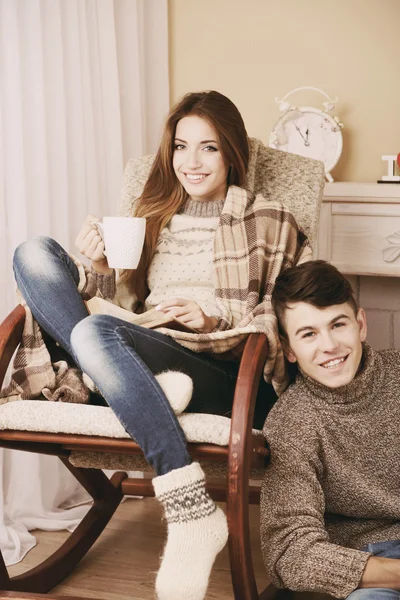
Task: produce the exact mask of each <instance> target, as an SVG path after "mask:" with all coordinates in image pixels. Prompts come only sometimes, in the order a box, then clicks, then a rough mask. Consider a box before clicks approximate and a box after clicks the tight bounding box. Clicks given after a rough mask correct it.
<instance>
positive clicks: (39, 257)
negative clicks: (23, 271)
mask: <svg viewBox="0 0 400 600" xmlns="http://www.w3.org/2000/svg"><path fill="white" fill-rule="evenodd" d="M57 247H59V244H58V243H57V242H56V241H55V240H53V239H52V238H50V237H47V236H44V235H39V236H37V237H34V238H32V239H30V240H27V241H26V242H22V244H20V245H19V246H18V247H17V248H16V249H15V252H14V258H13V266H14V270H17V271H18V270H19V269H20V268H21V267H26V266H28V265H35V266H36V267H40V265H43V259H44V252H49V251H50V252H51V251H55V250H57Z"/></svg>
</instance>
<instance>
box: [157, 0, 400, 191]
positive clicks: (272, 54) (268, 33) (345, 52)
mask: <svg viewBox="0 0 400 600" xmlns="http://www.w3.org/2000/svg"><path fill="white" fill-rule="evenodd" d="M169 19H170V84H171V101H172V102H174V101H176V100H177V99H179V98H180V97H181V96H182V95H183V94H184V93H186V92H188V91H195V90H202V89H216V90H218V91H220V92H222V93H224V94H226V95H227V96H229V97H230V98H231V99H232V100H233V101H234V102H235V104H237V106H238V108H239V109H240V111H241V112H242V115H243V117H244V120H245V123H246V125H247V129H248V133H249V135H251V136H256V137H259V138H261V139H262V140H263V141H264V142H267V140H268V135H269V132H270V130H271V128H272V127H273V125H274V122H275V121H276V119H277V118H278V116H279V112H278V109H277V105H276V104H275V102H274V98H275V96H280V97H282V96H283V95H284V94H285V93H286V92H288V91H289V90H291V89H293V88H295V87H298V86H303V85H312V86H314V87H318V88H322V89H323V90H325V91H326V92H327V93H328V94H329V95H331V96H335V95H337V96H339V103H338V105H337V108H336V109H335V112H334V114H337V115H338V116H339V117H340V119H341V120H342V121H343V123H344V125H345V129H344V130H343V137H344V149H343V153H342V156H341V159H340V161H339V163H338V165H337V167H336V168H335V170H334V171H333V173H332V174H333V176H334V178H335V180H338V181H376V180H377V179H379V178H380V177H381V175H383V174H384V173H385V167H384V164H383V162H382V161H381V155H382V154H398V153H399V152H400V76H399V74H400V55H399V40H400V33H399V32H400V0H169ZM322 100H324V99H323V98H322V96H320V95H304V96H298V97H297V96H296V97H293V102H294V103H295V104H296V105H301V104H303V105H311V106H313V105H315V106H319V107H320V106H321V104H320V102H321V101H322Z"/></svg>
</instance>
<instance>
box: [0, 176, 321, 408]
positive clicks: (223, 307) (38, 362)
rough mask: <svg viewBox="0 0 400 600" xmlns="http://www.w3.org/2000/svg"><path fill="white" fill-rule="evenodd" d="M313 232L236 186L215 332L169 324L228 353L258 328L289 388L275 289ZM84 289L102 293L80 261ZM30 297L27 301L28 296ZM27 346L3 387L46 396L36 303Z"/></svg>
mask: <svg viewBox="0 0 400 600" xmlns="http://www.w3.org/2000/svg"><path fill="white" fill-rule="evenodd" d="M311 257H312V255H311V248H310V245H309V243H308V240H307V237H306V236H305V234H304V233H303V232H302V231H301V229H300V228H299V227H298V225H297V223H296V221H295V219H294V217H293V215H292V214H291V213H290V212H289V211H288V210H287V209H285V208H284V207H283V206H282V205H281V204H279V203H275V202H270V201H266V200H265V199H264V198H263V196H261V195H257V196H256V197H254V196H252V195H251V194H250V193H249V192H246V191H245V190H244V189H242V188H238V187H235V186H231V187H230V188H229V190H228V194H227V197H226V201H225V204H224V208H223V211H222V214H221V218H220V223H219V226H218V228H217V231H216V235H215V241H214V273H213V283H214V286H215V290H216V299H217V304H218V307H219V310H220V314H221V318H220V319H219V323H218V326H217V328H216V330H215V331H213V332H212V333H207V334H206V333H199V334H193V333H185V332H180V331H175V330H169V329H166V328H161V329H160V331H161V332H162V333H165V334H166V335H168V336H170V337H173V338H174V339H175V340H176V341H177V342H178V343H179V344H181V345H183V346H185V347H186V348H189V349H190V350H193V351H195V352H209V353H213V354H218V355H221V358H222V357H224V358H227V357H230V358H232V357H235V358H237V359H239V358H240V355H241V353H242V352H243V347H244V343H245V341H246V338H247V337H248V335H249V334H250V333H263V334H264V335H266V337H267V338H268V343H269V355H268V359H267V361H266V363H265V367H264V378H265V379H266V380H267V381H271V382H272V383H273V385H274V387H275V389H276V391H277V393H278V394H279V393H281V392H282V391H283V390H284V389H285V388H286V386H287V384H288V379H287V373H286V368H285V360H284V356H283V352H282V348H281V345H280V342H279V336H278V331H277V322H276V317H275V315H274V313H273V311H272V308H271V293H272V289H273V286H274V282H275V279H276V277H277V276H278V274H279V273H280V271H281V270H284V269H286V268H288V267H289V266H292V265H295V264H299V263H301V262H305V261H307V260H311ZM75 262H76V264H77V266H78V268H79V272H80V282H79V287H78V289H79V290H80V292H81V293H82V294H83V295H84V296H86V297H89V296H91V295H95V294H97V293H100V292H99V290H94V289H91V290H89V288H90V285H88V283H89V284H90V281H89V279H90V277H89V276H88V270H87V269H86V268H85V267H84V266H83V265H82V264H81V263H79V261H76V259H75ZM117 298H118V304H120V305H121V306H124V304H126V306H125V307H128V306H129V305H130V306H131V305H132V297H131V296H129V294H128V293H127V292H126V291H125V290H124V289H122V288H121V287H120V289H118V285H117ZM22 303H23V304H24V305H25V303H24V302H23V300H22ZM25 308H26V309H27V317H26V320H25V327H24V332H23V338H22V342H21V345H20V346H19V349H18V351H17V354H16V358H15V361H14V366H13V372H12V378H11V383H10V385H9V386H8V387H7V388H6V389H4V390H3V391H2V392H1V397H2V398H3V401H4V400H5V401H7V400H15V399H26V398H38V397H41V396H42V391H43V389H44V388H46V389H48V390H54V389H55V388H56V386H57V381H56V379H57V378H56V372H55V370H54V368H53V366H52V364H51V360H50V355H49V353H48V351H47V349H46V346H45V343H44V340H43V337H42V334H41V331H40V328H39V326H38V325H37V323H36V322H35V320H34V319H33V317H32V314H31V313H30V311H29V309H28V307H26V305H25Z"/></svg>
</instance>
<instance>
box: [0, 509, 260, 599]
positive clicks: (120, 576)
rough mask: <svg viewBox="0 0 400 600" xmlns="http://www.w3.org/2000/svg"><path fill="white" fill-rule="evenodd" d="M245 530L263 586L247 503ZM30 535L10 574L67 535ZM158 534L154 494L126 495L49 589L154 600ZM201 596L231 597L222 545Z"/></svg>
mask: <svg viewBox="0 0 400 600" xmlns="http://www.w3.org/2000/svg"><path fill="white" fill-rule="evenodd" d="M221 506H222V507H224V505H223V504H221ZM250 529H251V538H252V550H253V559H254V568H255V573H256V578H257V583H258V585H259V589H263V588H264V587H265V586H266V585H267V583H268V581H267V578H266V576H265V572H264V567H263V564H262V559H261V551H260V535H259V507H258V506H251V508H250ZM35 535H36V536H37V540H38V544H37V546H36V547H35V548H34V549H33V550H31V551H30V552H29V553H28V555H27V556H26V557H25V559H24V560H23V561H22V562H21V563H19V564H17V565H14V566H12V567H9V572H10V575H17V574H19V573H21V572H24V571H26V570H28V569H30V568H31V567H33V566H35V565H36V564H38V563H39V562H41V560H43V559H44V558H45V557H46V556H48V555H49V554H51V553H52V552H53V551H54V550H55V549H56V548H57V547H59V546H60V544H61V543H62V542H63V541H64V540H65V539H66V538H67V537H68V533H67V532H64V531H57V532H45V531H36V532H35ZM164 539H165V526H164V523H163V522H162V521H161V509H160V506H159V504H158V502H157V501H156V500H155V499H154V498H145V499H143V500H138V499H127V500H126V501H125V502H123V503H122V504H121V506H120V507H119V508H118V510H117V512H116V513H115V515H114V517H113V518H112V520H111V522H110V523H109V524H108V526H107V528H106V530H105V531H104V532H103V534H102V535H101V536H100V538H99V540H98V541H97V542H96V544H95V545H94V546H93V548H92V549H91V550H90V552H89V553H88V554H87V555H86V557H85V558H84V559H83V560H82V562H81V563H80V565H79V566H78V567H77V568H76V569H75V571H74V573H73V574H72V575H71V576H69V577H68V578H67V579H65V580H64V581H63V582H62V583H61V584H60V585H58V586H57V587H56V588H54V591H55V592H57V593H59V594H63V595H66V596H68V595H71V596H74V595H75V596H84V597H87V598H96V599H98V598H102V599H104V600H154V598H155V595H154V579H155V575H156V572H157V569H158V565H159V557H160V555H161V552H162V547H163V544H164ZM206 598H207V600H228V599H229V600H232V598H233V594H232V585H231V580H230V571H229V559H228V551H227V548H225V549H224V550H223V551H222V552H221V553H220V555H219V556H218V557H217V560H216V561H215V564H214V568H213V571H212V574H211V579H210V585H209V589H208V593H207V596H206Z"/></svg>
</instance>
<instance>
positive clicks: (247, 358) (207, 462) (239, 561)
mask: <svg viewBox="0 0 400 600" xmlns="http://www.w3.org/2000/svg"><path fill="white" fill-rule="evenodd" d="M251 152H252V154H251V156H252V158H251V161H250V168H249V173H248V181H247V187H248V188H249V189H250V190H251V191H252V192H254V193H262V194H263V195H264V196H265V197H266V198H267V199H270V200H273V201H276V200H278V201H281V202H282V203H283V204H284V205H286V206H287V207H288V208H289V209H290V210H291V211H292V212H293V214H294V215H295V217H296V219H297V221H298V222H299V224H300V225H301V226H302V227H303V229H304V230H305V231H306V233H307V234H308V237H309V238H310V240H311V242H312V241H313V240H314V239H315V235H316V230H317V225H318V216H319V204H320V201H321V197H322V190H323V184H324V170H323V165H322V163H319V162H317V161H313V160H310V159H306V158H303V157H300V156H295V155H290V154H286V153H283V152H280V151H277V150H272V149H270V148H265V147H264V146H263V145H262V144H261V142H259V141H258V140H252V142H251ZM151 162H152V158H151V157H145V158H144V159H134V160H133V161H130V162H129V163H128V166H127V168H126V171H125V177H124V187H123V191H122V197H121V205H120V211H119V212H120V214H129V207H130V206H131V204H132V201H133V200H134V198H136V197H137V196H138V195H139V194H140V192H141V189H142V188H143V185H144V182H145V180H146V178H147V175H148V172H149V169H150V165H151ZM24 321H25V310H24V308H23V307H22V306H17V307H16V308H15V309H14V310H13V312H12V313H11V314H10V315H9V316H8V317H7V318H6V319H5V321H4V322H3V324H2V325H0V385H1V384H2V382H3V379H4V376H5V373H6V371H7V368H8V365H9V362H10V360H11V358H12V355H13V353H14V351H15V349H16V348H17V346H18V344H19V343H20V340H21V336H22V331H23V327H24ZM267 356H268V343H267V339H266V337H265V336H264V335H263V334H256V333H252V334H250V335H249V337H248V339H247V341H246V344H245V348H244V351H243V355H242V359H241V363H240V368H239V375H238V379H237V384H236V389H235V395H234V402H233V409H232V418H231V419H230V420H229V419H228V418H227V417H214V416H210V415H204V417H207V418H208V419H210V418H211V419H216V420H217V427H216V431H217V430H218V432H217V434H216V436H215V439H214V438H212V436H211V434H209V430H210V426H209V423H210V421H207V419H206V420H205V422H204V423H205V424H204V429H205V430H206V432H207V435H205V437H204V436H203V437H200V439H193V438H194V436H193V434H191V433H190V431H189V429H190V427H189V429H188V431H187V430H186V429H185V425H184V424H183V421H182V422H181V424H182V427H183V429H184V432H185V433H186V436H187V439H188V442H189V443H188V448H189V452H190V454H191V456H192V457H193V458H194V459H195V460H198V461H199V462H200V463H201V464H202V465H204V470H205V472H206V473H210V472H211V473H213V474H214V475H215V474H218V475H219V476H220V475H221V473H223V472H224V471H225V474H226V481H225V482H224V483H221V481H220V480H219V481H214V482H210V484H209V485H208V491H209V493H210V495H211V496H212V498H213V499H214V500H217V501H226V502H227V515H228V523H229V542H228V543H229V556H230V565H231V575H232V583H233V589H234V597H235V598H236V599H237V600H256V599H261V598H264V599H267V598H289V597H292V595H291V593H290V592H285V591H277V590H275V588H273V586H269V587H268V588H267V589H266V590H264V591H263V592H262V593H261V595H260V594H259V592H258V590H257V585H256V581H255V577H254V570H253V564H252V557H251V549H250V533H249V515H248V508H249V503H259V497H260V488H259V486H257V485H250V483H249V480H250V478H257V477H258V478H259V477H260V476H262V472H263V469H264V467H265V464H266V461H267V460H268V449H267V447H266V445H265V441H264V439H263V438H262V436H261V435H260V432H258V434H257V432H253V430H252V422H253V416H254V410H255V404H256V397H257V392H258V388H259V383H260V379H261V377H262V371H263V366H264V364H265V361H266V359H267ZM21 402H24V403H28V404H29V410H28V414H30V415H33V417H32V419H31V421H30V422H29V423H26V421H24V422H23V423H21V421H20V419H19V417H18V413H19V414H20V415H21V414H22V412H24V413H25V412H26V411H25V410H24V411H21V410H20V405H21ZM28 404H26V406H28ZM44 405H45V406H44ZM92 410H94V411H103V412H101V414H102V415H103V414H104V415H106V414H107V415H108V414H109V412H111V409H109V408H105V407H97V406H82V405H75V404H72V405H70V404H69V405H68V404H58V403H52V402H41V401H16V402H11V403H7V404H4V405H2V406H0V446H2V447H5V448H10V449H17V450H24V451H30V452H37V453H42V454H49V455H55V456H58V457H59V458H60V460H61V461H62V462H63V464H64V465H65V466H66V467H67V468H68V469H69V471H70V472H71V473H72V474H73V475H74V477H76V479H77V480H78V481H79V482H80V483H81V484H82V485H83V487H84V488H85V489H86V490H87V491H88V493H89V494H90V495H91V497H92V498H93V506H92V507H91V509H90V510H89V512H88V513H87V515H86V516H85V517H84V519H83V520H82V522H81V523H80V525H79V526H78V527H77V529H76V530H75V531H74V532H73V533H72V534H71V535H70V537H69V538H68V539H67V541H66V542H65V543H64V544H63V545H62V546H61V547H60V548H59V549H58V550H57V551H56V552H55V553H54V554H53V555H52V556H51V557H50V558H48V559H47V560H45V561H44V562H43V563H41V564H40V565H39V566H37V567H35V568H33V569H31V570H30V571H28V572H27V573H25V574H23V575H19V576H17V577H13V578H10V577H9V575H8V573H7V569H6V567H5V565H4V561H3V560H2V558H1V557H0V589H2V590H10V591H13V590H14V591H19V592H33V593H46V592H48V591H49V590H51V589H52V588H53V587H54V586H55V585H56V584H58V583H59V582H60V581H62V579H64V577H66V576H67V575H68V574H69V573H70V572H71V571H72V570H73V568H74V567H75V565H76V564H77V563H78V562H79V561H80V560H81V558H82V557H83V556H84V555H85V554H86V552H87V551H88V550H89V549H90V547H91V546H92V545H93V543H94V542H95V541H96V539H97V538H98V537H99V535H100V534H101V532H102V531H103V529H104V528H105V526H106V525H107V523H108V521H109V520H110V518H111V517H112V515H113V513H114V511H115V510H116V508H117V507H118V505H119V503H120V501H121V499H122V498H123V496H124V495H125V494H129V495H143V496H152V495H154V491H153V487H152V484H151V480H149V479H142V478H140V479H138V478H137V479H134V478H128V476H127V474H126V472H124V471H125V470H126V471H127V470H141V466H142V463H143V453H142V451H141V449H140V448H139V446H138V445H137V444H136V443H135V442H134V441H133V440H132V439H130V438H129V437H122V436H121V435H119V434H118V431H116V430H115V431H114V433H111V435H113V436H114V437H108V435H109V434H108V433H103V434H102V433H101V429H100V431H99V432H97V434H92V433H91V431H90V428H89V429H88V431H87V432H85V431H79V433H71V432H70V430H69V429H65V428H64V427H63V424H62V419H61V416H60V420H58V418H57V415H62V414H63V415H65V414H66V413H67V412H68V413H69V414H72V411H80V412H79V414H80V415H82V414H84V415H90V414H91V413H90V411H92ZM38 411H42V412H41V413H40V414H42V415H43V414H45V413H47V414H48V415H49V414H50V412H49V411H51V417H50V418H49V421H50V420H51V425H52V426H51V428H46V426H45V425H43V424H44V423H45V419H43V418H41V419H40V424H39V425H38V422H37V419H36V418H35V414H38ZM43 411H44V412H43ZM82 411H86V412H85V413H83V412H82ZM104 411H106V412H104ZM76 414H78V413H76ZM96 414H99V415H100V412H98V413H96ZM197 416H198V417H199V418H200V420H201V415H197ZM183 417H184V415H183ZM88 422H90V416H89V417H88ZM41 426H42V428H43V429H42V430H41ZM111 429H112V428H111ZM104 431H108V430H107V428H105V430H104ZM106 436H107V437H106ZM206 440H207V441H206ZM102 468H113V469H121V468H122V469H123V471H121V472H117V473H115V474H114V475H113V477H112V478H111V480H109V479H108V478H107V477H106V475H105V474H104V473H103V472H102V470H101V469H102ZM311 597H316V596H313V595H312V594H311V595H310V594H307V598H311Z"/></svg>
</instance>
